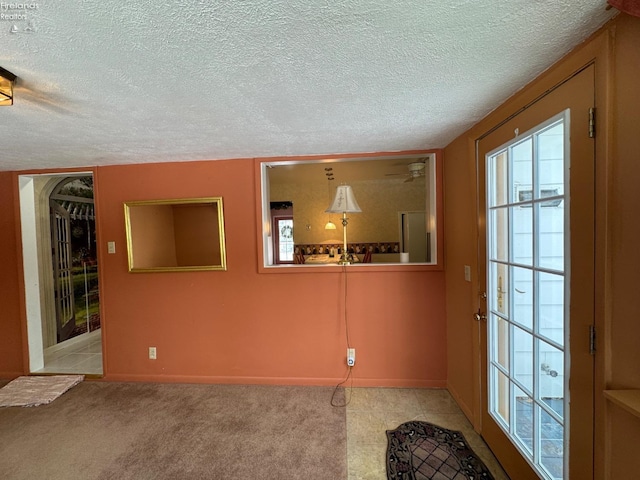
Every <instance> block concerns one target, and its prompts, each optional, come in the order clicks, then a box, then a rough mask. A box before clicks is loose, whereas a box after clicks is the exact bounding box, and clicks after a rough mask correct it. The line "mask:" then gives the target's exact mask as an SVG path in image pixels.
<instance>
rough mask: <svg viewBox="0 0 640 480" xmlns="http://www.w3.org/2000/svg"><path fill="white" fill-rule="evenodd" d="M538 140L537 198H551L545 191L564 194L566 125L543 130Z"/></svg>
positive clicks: (558, 124)
mask: <svg viewBox="0 0 640 480" xmlns="http://www.w3.org/2000/svg"><path fill="white" fill-rule="evenodd" d="M537 140H538V145H537V146H538V191H537V195H536V198H544V197H545V196H549V195H548V194H545V191H547V192H549V191H553V190H555V191H556V192H557V194H558V195H563V194H564V125H563V123H562V122H560V123H556V124H555V125H552V126H551V127H549V128H547V129H546V130H543V131H542V132H541V133H539V134H538V136H537Z"/></svg>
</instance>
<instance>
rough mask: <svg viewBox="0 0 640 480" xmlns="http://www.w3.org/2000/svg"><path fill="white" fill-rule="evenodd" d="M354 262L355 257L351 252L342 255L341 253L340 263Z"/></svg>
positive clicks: (349, 263) (348, 263)
mask: <svg viewBox="0 0 640 480" xmlns="http://www.w3.org/2000/svg"><path fill="white" fill-rule="evenodd" d="M352 263H354V259H353V255H352V254H351V253H343V254H342V255H340V260H338V265H351V264H352Z"/></svg>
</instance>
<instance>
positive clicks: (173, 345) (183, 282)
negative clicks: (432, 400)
mask: <svg viewBox="0 0 640 480" xmlns="http://www.w3.org/2000/svg"><path fill="white" fill-rule="evenodd" d="M254 163H255V162H254V160H252V159H246V160H229V161H227V160H219V161H203V162H185V163H167V164H144V165H126V166H111V167H99V168H98V169H97V175H96V180H95V182H96V190H97V192H98V193H97V195H98V201H97V209H98V219H99V228H100V229H99V237H100V247H101V248H100V268H101V271H102V276H101V281H102V283H101V289H102V296H101V300H102V309H103V310H102V313H103V318H104V324H103V325H104V327H103V336H104V353H105V357H104V358H105V378H106V379H107V380H145V381H193V382H229V383H282V384H284V383H299V384H327V385H330V384H334V383H337V382H338V381H340V380H342V379H343V378H344V376H345V374H346V365H345V356H346V340H345V323H344V315H343V312H344V299H343V294H344V281H345V278H344V276H343V274H342V273H341V272H340V270H338V269H337V268H336V269H335V271H334V273H308V272H300V273H298V272H296V273H268V274H265V273H258V244H257V238H258V236H257V231H256V228H257V223H258V219H257V217H256V212H255V205H256V194H257V193H256V191H255V180H254V179H255V171H254V168H255V166H254ZM207 196H222V197H223V202H224V217H225V228H226V247H227V265H228V270H227V271H226V272H217V271H215V272H177V273H128V272H127V252H126V236H125V223H124V213H123V202H125V201H131V200H154V199H163V198H187V197H207ZM108 241H115V242H116V253H115V254H107V253H106V242H108ZM346 281H347V292H348V297H347V314H348V324H349V334H350V340H351V346H352V347H354V348H356V352H357V353H356V357H357V362H356V366H355V367H354V370H353V376H354V378H355V380H354V385H383V386H405V385H406V386H410V385H416V386H444V385H445V381H446V351H445V349H446V338H445V335H446V332H445V312H444V273H443V272H442V271H432V272H424V271H422V272H417V271H407V272H403V271H391V272H373V271H372V272H356V271H352V272H349V269H347V274H346ZM150 346H154V347H156V348H157V356H158V358H157V360H149V359H148V347H150Z"/></svg>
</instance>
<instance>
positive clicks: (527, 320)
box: [511, 267, 533, 329]
mask: <svg viewBox="0 0 640 480" xmlns="http://www.w3.org/2000/svg"><path fill="white" fill-rule="evenodd" d="M511 275H512V280H513V282H512V287H513V291H512V294H511V298H512V299H513V315H512V319H513V321H514V322H516V323H519V324H520V325H522V326H524V327H527V328H529V329H532V328H533V271H532V270H530V269H528V268H520V267H511Z"/></svg>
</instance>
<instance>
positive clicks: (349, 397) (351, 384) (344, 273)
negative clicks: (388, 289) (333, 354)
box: [331, 265, 353, 407]
mask: <svg viewBox="0 0 640 480" xmlns="http://www.w3.org/2000/svg"><path fill="white" fill-rule="evenodd" d="M342 273H343V275H342V276H343V278H344V297H343V299H344V330H345V336H346V339H347V348H351V340H349V319H348V316H347V266H346V265H342ZM347 369H348V370H347V376H346V377H345V379H344V380H342V381H341V382H340V383H338V384H337V385H336V387H335V389H334V390H333V395H331V406H332V407H346V406H347V405H349V403H350V402H351V395H352V393H353V376H352V375H351V370H352V369H353V367H351V366H347ZM349 379H351V383H350V384H349V395H348V396H347V392H346V391H345V402H344V404H343V405H340V404H337V403H335V396H336V393H337V392H338V389H339V388H340V386H342V385H343V384H345V383H346V382H347V380H349ZM347 397H348V398H347Z"/></svg>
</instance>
